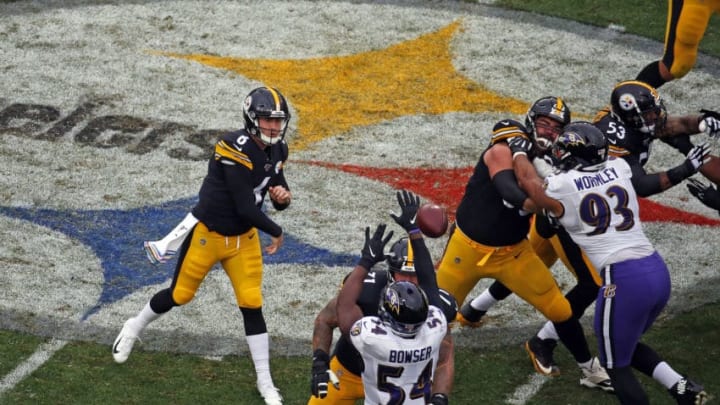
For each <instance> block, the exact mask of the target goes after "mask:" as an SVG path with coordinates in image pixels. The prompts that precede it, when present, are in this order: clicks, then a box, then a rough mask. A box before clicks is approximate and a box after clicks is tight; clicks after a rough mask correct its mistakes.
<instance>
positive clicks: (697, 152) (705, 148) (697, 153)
mask: <svg viewBox="0 0 720 405" xmlns="http://www.w3.org/2000/svg"><path fill="white" fill-rule="evenodd" d="M687 161H688V162H690V164H691V165H692V166H693V168H694V169H695V171H697V170H698V169H699V168H700V166H702V165H704V164H705V163H707V162H708V161H710V145H709V144H708V143H707V142H705V143H703V144H701V145H697V146H694V147H693V148H692V149H690V152H688V154H687Z"/></svg>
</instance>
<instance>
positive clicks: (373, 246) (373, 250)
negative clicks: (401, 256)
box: [358, 224, 393, 270]
mask: <svg viewBox="0 0 720 405" xmlns="http://www.w3.org/2000/svg"><path fill="white" fill-rule="evenodd" d="M385 227H386V225H385V224H380V225H378V227H377V229H375V233H374V234H373V236H372V238H371V237H370V227H369V226H368V227H367V228H365V244H364V245H363V248H362V251H361V252H360V253H361V254H362V257H360V261H359V262H358V265H360V266H363V267H364V268H365V269H367V270H370V269H371V268H372V267H373V266H374V265H375V264H376V263H379V262H381V261H383V260H385V253H383V252H385V245H387V243H388V241H389V240H390V238H392V236H393V231H390V232H388V234H387V236H386V237H385V238H383V234H384V233H385Z"/></svg>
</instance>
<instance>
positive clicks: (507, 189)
mask: <svg viewBox="0 0 720 405" xmlns="http://www.w3.org/2000/svg"><path fill="white" fill-rule="evenodd" d="M492 182H493V186H495V189H496V190H497V191H498V193H500V196H501V197H502V199H503V200H505V201H507V202H509V203H510V204H512V206H513V207H515V208H522V207H523V204H524V203H525V200H526V199H527V198H528V196H527V194H525V192H524V191H522V189H521V188H520V186H519V185H518V183H517V179H516V178H515V172H513V170H512V169H507V170H502V171H500V172H497V173H496V174H495V177H493V179H492Z"/></svg>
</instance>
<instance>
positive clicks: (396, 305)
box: [385, 288, 400, 315]
mask: <svg viewBox="0 0 720 405" xmlns="http://www.w3.org/2000/svg"><path fill="white" fill-rule="evenodd" d="M385 294H386V296H385V306H386V307H387V309H388V310H389V311H392V313H393V314H395V315H400V297H399V296H398V293H397V291H395V290H393V289H391V288H388V289H386V290H385Z"/></svg>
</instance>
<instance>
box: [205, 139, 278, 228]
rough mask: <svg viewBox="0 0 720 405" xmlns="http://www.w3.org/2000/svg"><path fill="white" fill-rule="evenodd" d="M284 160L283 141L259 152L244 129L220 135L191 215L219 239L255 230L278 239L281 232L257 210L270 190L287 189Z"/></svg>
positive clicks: (260, 210)
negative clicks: (217, 235)
mask: <svg viewBox="0 0 720 405" xmlns="http://www.w3.org/2000/svg"><path fill="white" fill-rule="evenodd" d="M287 157H288V147H287V143H285V141H282V142H280V143H278V144H277V145H272V146H267V147H266V148H265V149H263V148H261V147H260V146H259V145H258V144H257V143H256V142H255V141H254V140H253V139H252V138H251V137H250V135H249V134H248V133H247V132H246V131H245V130H244V129H243V130H239V131H234V132H230V133H227V134H225V135H223V136H222V137H221V138H220V140H218V142H217V143H216V144H215V153H214V155H213V157H212V158H211V159H210V161H209V163H208V174H207V176H205V179H204V180H203V183H202V186H201V187H200V201H199V202H198V204H197V205H196V206H195V208H193V211H192V213H193V215H195V217H197V218H198V219H199V220H200V221H202V222H203V223H204V224H205V225H206V226H207V227H208V228H209V229H210V230H211V231H214V232H217V233H219V234H221V235H226V236H231V235H240V234H243V233H245V232H247V231H248V230H250V228H252V227H255V228H258V229H259V230H261V231H263V232H265V233H267V234H269V235H271V236H275V237H277V236H280V234H281V233H282V228H281V227H280V226H279V225H278V224H276V223H275V222H274V221H273V220H271V219H270V218H269V217H268V216H267V215H265V213H264V212H262V209H261V208H262V204H263V201H264V200H265V195H266V194H267V190H268V188H269V187H270V186H276V185H282V186H283V187H285V188H287V189H288V190H289V189H290V188H289V187H288V185H287V182H286V181H285V176H284V174H283V164H284V163H285V161H286V160H287ZM276 208H278V209H282V208H283V207H278V206H276Z"/></svg>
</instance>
